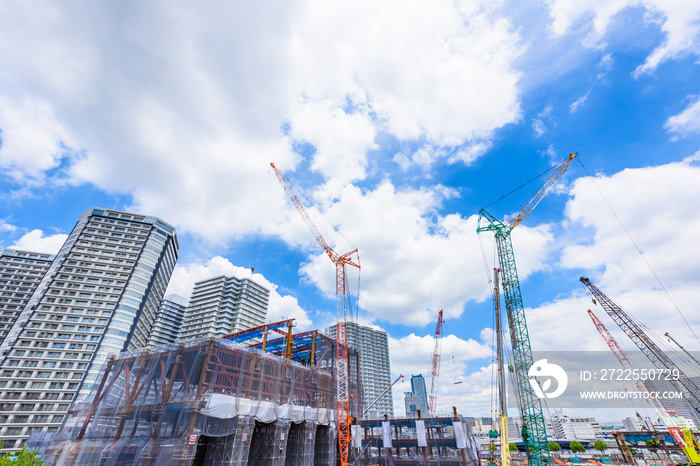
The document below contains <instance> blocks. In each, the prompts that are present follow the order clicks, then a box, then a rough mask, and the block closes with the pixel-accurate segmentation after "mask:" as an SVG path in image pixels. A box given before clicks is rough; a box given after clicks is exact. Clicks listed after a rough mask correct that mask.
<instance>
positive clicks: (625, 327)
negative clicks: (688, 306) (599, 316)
mask: <svg viewBox="0 0 700 466" xmlns="http://www.w3.org/2000/svg"><path fill="white" fill-rule="evenodd" d="M581 283H583V284H584V285H585V286H586V288H588V291H589V292H590V293H591V295H592V296H593V298H594V299H596V300H597V301H598V302H599V303H600V305H601V307H602V308H603V309H604V310H605V312H607V313H608V315H609V316H610V317H611V318H612V320H613V321H615V323H616V324H617V325H619V326H620V328H621V329H622V331H623V332H625V333H626V334H627V336H628V337H629V338H630V340H632V342H634V344H635V345H637V348H639V349H640V350H641V352H642V353H644V355H645V356H646V357H647V358H649V360H650V361H651V363H652V364H654V366H656V368H657V369H661V370H669V371H671V373H672V374H673V376H672V377H670V380H669V381H670V382H671V383H672V384H673V386H674V387H676V389H677V390H678V391H680V392H682V393H683V398H685V399H686V401H688V402H689V403H690V405H691V406H692V407H693V409H694V410H695V411H697V412H698V413H700V398H699V397H700V388H698V386H697V385H695V383H693V381H692V380H690V378H689V377H688V376H687V375H685V374H684V373H683V371H681V370H680V369H679V368H678V366H676V364H675V363H674V362H673V361H671V359H670V358H669V357H668V356H666V355H665V354H664V352H663V351H661V349H660V348H659V347H658V346H657V345H656V343H654V342H653V341H652V340H651V339H650V338H649V336H648V335H647V334H646V333H645V332H644V330H642V328H641V327H640V326H639V325H637V323H636V322H634V321H633V320H632V318H631V317H630V316H629V315H628V314H627V313H626V312H625V311H624V310H623V309H622V308H621V307H620V306H619V305H617V304H616V303H615V302H614V301H613V300H612V299H610V298H608V297H607V296H606V295H605V294H604V293H603V292H602V291H600V290H599V289H598V287H596V286H595V285H594V284H593V283H591V281H590V280H589V279H588V278H585V277H581ZM676 377H677V378H676Z"/></svg>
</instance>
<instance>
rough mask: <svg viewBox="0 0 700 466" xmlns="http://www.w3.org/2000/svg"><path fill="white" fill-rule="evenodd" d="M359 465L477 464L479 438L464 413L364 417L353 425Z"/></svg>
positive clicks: (479, 455)
mask: <svg viewBox="0 0 700 466" xmlns="http://www.w3.org/2000/svg"><path fill="white" fill-rule="evenodd" d="M353 441H354V443H353V447H354V448H353V453H354V456H355V457H356V458H357V462H356V464H358V465H386V466H390V465H391V466H398V465H429V464H440V465H459V466H479V465H480V460H481V448H480V444H479V440H478V439H477V438H476V436H474V435H473V434H472V433H471V432H470V429H469V426H468V425H467V423H466V421H465V419H464V417H462V416H458V415H455V416H450V417H431V418H423V419H417V418H392V419H389V418H386V419H365V420H361V421H360V422H359V425H355V426H353Z"/></svg>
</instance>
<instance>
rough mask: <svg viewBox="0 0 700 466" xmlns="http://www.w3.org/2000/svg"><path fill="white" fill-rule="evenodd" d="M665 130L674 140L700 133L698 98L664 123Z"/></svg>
mask: <svg viewBox="0 0 700 466" xmlns="http://www.w3.org/2000/svg"><path fill="white" fill-rule="evenodd" d="M665 128H666V129H667V130H668V131H670V132H671V133H674V134H675V136H674V139H678V138H680V137H683V136H687V135H690V134H694V133H700V98H697V97H695V101H694V102H693V103H692V104H690V105H689V106H688V108H686V109H685V110H683V111H682V112H681V113H679V114H678V115H674V116H672V117H671V118H669V119H668V121H666V125H665Z"/></svg>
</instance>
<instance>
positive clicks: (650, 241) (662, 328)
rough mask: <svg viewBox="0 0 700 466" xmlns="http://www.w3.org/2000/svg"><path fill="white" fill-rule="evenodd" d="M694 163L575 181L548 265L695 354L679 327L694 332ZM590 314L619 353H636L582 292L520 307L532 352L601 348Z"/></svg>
mask: <svg viewBox="0 0 700 466" xmlns="http://www.w3.org/2000/svg"><path fill="white" fill-rule="evenodd" d="M696 162H697V155H696V156H692V157H689V158H687V159H686V160H684V161H683V162H679V163H671V164H667V165H661V166H657V167H647V168H640V169H627V170H623V171H621V172H619V173H616V174H614V175H611V176H602V175H601V176H597V177H596V178H595V180H593V179H591V178H588V177H586V178H579V179H578V180H576V182H575V183H574V184H573V186H572V188H571V195H572V198H571V200H570V201H569V202H568V204H567V207H566V210H565V215H566V219H567V220H566V221H565V222H564V223H563V227H564V231H563V232H561V235H562V237H561V238H560V239H559V241H560V243H561V244H565V246H564V247H563V248H562V249H561V259H560V262H559V264H556V265H555V266H554V267H555V268H556V269H561V272H558V273H560V274H561V275H562V277H564V276H566V275H570V274H571V273H577V275H576V276H575V278H578V274H579V273H580V274H584V275H586V276H588V278H590V280H591V281H592V282H593V283H594V284H595V285H596V286H597V287H598V288H599V289H601V290H602V291H603V292H604V293H605V294H606V295H607V296H608V297H610V298H611V299H612V300H613V301H615V302H616V303H618V304H619V305H620V306H621V307H622V308H623V309H625V310H626V311H627V312H628V313H630V314H631V315H633V316H634V317H635V318H636V319H637V320H638V321H640V322H642V323H643V324H646V325H647V326H649V327H650V328H651V329H652V331H653V332H655V333H656V336H659V335H662V334H663V333H665V332H667V331H668V332H669V333H671V334H672V335H674V337H675V335H676V334H677V335H679V339H680V341H682V342H684V343H685V344H686V345H688V346H689V348H691V349H700V344H699V343H698V342H697V340H696V337H695V336H694V335H693V332H691V331H690V329H689V328H688V325H686V323H685V322H684V319H685V320H687V321H688V323H689V325H690V327H691V328H693V329H696V328H698V327H699V326H700V315H699V314H698V313H697V312H694V309H695V307H696V305H695V301H696V299H695V298H694V296H695V294H696V291H697V289H698V287H700V279H699V278H698V277H700V269H699V268H698V264H700V245H699V244H698V242H697V241H696V240H695V238H694V236H695V232H697V231H700V214H698V212H697V209H695V206H694V204H693V203H692V202H688V200H689V199H696V198H697V186H698V185H699V184H700V167H698V166H697V163H696ZM594 181H595V185H594ZM598 190H600V191H601V192H602V193H603V194H604V196H605V199H603V198H602V197H601V195H600V193H599V191H598ZM606 201H607V202H608V203H609V204H610V205H611V206H612V207H613V208H614V210H615V213H614V214H613V213H612V212H611V211H610V209H609V208H608V206H607V205H606ZM616 216H617V218H619V219H620V221H621V222H622V224H623V225H624V228H623V227H622V226H621V225H620V223H619V222H618V220H617V218H616ZM625 230H626V231H627V232H628V233H629V235H630V236H631V237H632V239H633V240H634V243H636V245H637V246H638V247H639V249H641V250H642V252H643V253H644V258H642V257H641V256H640V255H639V253H638V251H637V248H636V246H635V244H634V243H632V241H631V240H630V238H629V237H628V234H627V232H626V231H625ZM521 250H522V249H519V250H518V252H519V253H520V251H521ZM518 258H519V259H520V257H518ZM647 262H648V264H650V265H651V267H652V268H653V270H654V272H652V271H651V270H650V269H649V266H648V265H647ZM654 274H656V275H657V276H658V277H659V278H660V280H661V281H662V283H663V284H664V286H665V288H666V289H667V290H668V292H669V294H670V296H671V298H672V300H673V301H671V300H670V299H669V297H668V296H667V295H666V293H665V292H664V291H663V290H662V289H661V287H660V285H659V283H658V282H657V280H656V278H655V276H654ZM526 304H527V303H526ZM676 306H677V307H678V309H680V313H679V312H678V310H677V309H676ZM589 308H590V309H592V310H593V312H594V313H595V314H596V315H597V316H598V318H599V319H600V320H601V321H603V322H604V324H605V325H606V327H607V328H608V330H609V331H610V332H611V333H612V334H613V336H614V337H615V339H616V340H617V342H618V343H619V344H620V345H621V346H622V347H623V348H624V349H626V350H636V349H637V348H636V346H634V345H633V344H632V342H631V341H630V340H629V338H628V337H627V336H626V335H625V334H624V333H622V331H621V330H620V329H619V328H618V327H617V325H615V324H614V323H613V322H612V320H611V319H610V318H609V317H608V316H607V315H606V314H605V312H604V311H603V310H602V309H601V308H600V306H596V305H594V304H593V303H592V301H591V299H590V297H589V296H588V293H587V292H586V290H585V288H584V287H583V286H581V288H580V289H579V290H578V291H576V290H575V291H574V292H573V293H572V294H571V295H566V296H558V297H556V299H554V300H552V301H551V302H548V303H544V304H542V305H541V306H539V307H535V308H528V309H526V315H527V320H528V330H529V334H530V338H531V341H532V347H533V349H535V350H601V351H605V350H607V346H606V345H605V344H604V343H603V340H602V339H601V337H600V335H599V334H598V332H597V331H596V329H595V327H594V326H593V324H592V323H591V321H590V318H589V316H588V315H587V313H586V310H587V309H589ZM681 314H682V315H681ZM653 338H655V337H653ZM656 341H657V343H660V340H658V339H656Z"/></svg>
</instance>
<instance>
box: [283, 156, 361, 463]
mask: <svg viewBox="0 0 700 466" xmlns="http://www.w3.org/2000/svg"><path fill="white" fill-rule="evenodd" d="M270 166H272V169H273V170H274V171H275V174H276V175H277V179H278V180H279V182H280V183H281V184H282V186H283V187H284V192H285V194H286V195H287V197H288V198H289V200H290V201H291V203H292V204H293V205H294V207H295V208H296V209H297V212H299V215H301V218H302V219H304V223H306V226H307V227H308V228H309V230H310V231H311V234H313V235H314V238H316V242H317V243H318V244H319V246H321V249H323V251H324V252H325V253H326V254H327V255H328V257H329V258H330V260H331V262H333V264H334V265H335V297H336V299H335V302H336V353H335V354H336V371H337V375H336V392H337V393H336V397H337V400H338V405H337V408H338V410H337V411H338V447H339V451H340V463H341V465H342V466H347V464H348V451H349V448H350V423H351V421H352V419H351V417H350V394H349V383H348V379H349V377H348V340H347V334H346V322H347V312H346V309H347V287H346V283H345V267H346V266H347V265H351V266H353V267H356V268H358V269H359V268H360V256H359V253H358V252H357V249H354V250H352V251H350V252H346V253H345V254H338V253H337V252H335V251H334V250H333V248H331V247H330V246H329V245H328V243H327V242H326V240H325V238H324V237H323V235H322V234H321V232H320V231H319V229H318V228H317V227H316V224H315V223H314V222H313V220H311V217H309V213H308V212H307V211H306V208H305V207H304V205H303V204H302V203H301V201H300V200H299V197H298V196H297V195H296V190H295V189H294V186H293V185H292V184H291V183H290V182H289V180H287V178H286V177H285V176H284V174H283V173H282V172H281V171H279V170H278V169H277V167H275V164H274V163H270Z"/></svg>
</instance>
